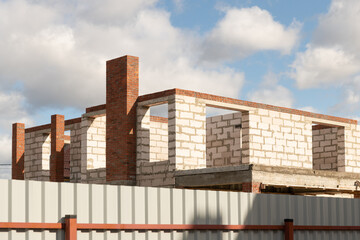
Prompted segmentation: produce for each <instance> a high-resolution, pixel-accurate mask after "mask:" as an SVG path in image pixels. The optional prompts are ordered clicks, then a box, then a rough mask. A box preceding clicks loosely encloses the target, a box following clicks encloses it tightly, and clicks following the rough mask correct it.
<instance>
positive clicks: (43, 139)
mask: <svg viewBox="0 0 360 240" xmlns="http://www.w3.org/2000/svg"><path fill="white" fill-rule="evenodd" d="M24 155H25V158H24V178H25V179H28V180H40V181H49V175H50V173H49V165H50V134H48V133H44V131H34V132H29V133H25V154H24Z"/></svg>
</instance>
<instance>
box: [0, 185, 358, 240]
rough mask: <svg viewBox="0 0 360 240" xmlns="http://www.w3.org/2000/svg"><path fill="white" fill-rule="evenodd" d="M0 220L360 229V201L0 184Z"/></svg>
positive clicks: (54, 239) (36, 235)
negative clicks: (71, 217)
mask: <svg viewBox="0 0 360 240" xmlns="http://www.w3.org/2000/svg"><path fill="white" fill-rule="evenodd" d="M0 192H1V197H0V222H36V223H37V222H39V223H41V222H46V223H56V222H63V221H64V219H63V217H64V216H65V215H66V214H76V215H77V221H78V222H79V223H129V224H131V223H134V224H231V225H238V224H241V225H242V224H245V225H248V224H252V225H282V224H283V222H284V219H285V218H293V219H294V224H295V225H340V226H341V225H344V226H346V225H350V226H359V224H360V200H358V199H340V198H321V197H302V196H290V195H271V194H251V193H239V192H219V191H201V190H185V189H169V188H151V187H128V186H111V185H91V184H90V185H89V184H72V183H51V182H36V181H16V180H4V179H2V180H0ZM282 238H283V232H282V231H249V230H246V231H211V230H207V231H78V239H79V240H91V239H96V240H98V239H99V240H102V239H104V240H112V239H114V240H115V239H117V240H118V239H144V240H147V239H162V240H164V239H169V240H170V239H171V240H174V239H175V240H177V239H178V240H180V239H181V240H190V239H194V240H195V239H226V240H240V239H282ZM0 239H11V240H18V239H34V240H35V239H36V240H38V239H43V240H60V239H61V240H62V239H64V231H63V230H57V231H55V230H51V231H49V230H46V231H40V230H26V231H20V230H10V231H8V230H6V229H3V230H0ZM295 239H324V240H325V239H326V240H327V239H360V231H295Z"/></svg>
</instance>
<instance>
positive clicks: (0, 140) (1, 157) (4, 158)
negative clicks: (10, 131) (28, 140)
mask: <svg viewBox="0 0 360 240" xmlns="http://www.w3.org/2000/svg"><path fill="white" fill-rule="evenodd" d="M0 146H1V147H0V164H8V163H11V139H10V137H9V136H8V135H0ZM5 146H7V147H5ZM10 176H11V167H9V166H4V165H0V179H3V178H10Z"/></svg>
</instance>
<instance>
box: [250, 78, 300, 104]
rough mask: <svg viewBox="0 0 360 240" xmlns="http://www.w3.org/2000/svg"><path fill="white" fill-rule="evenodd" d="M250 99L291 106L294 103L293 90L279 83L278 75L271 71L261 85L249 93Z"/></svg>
mask: <svg viewBox="0 0 360 240" xmlns="http://www.w3.org/2000/svg"><path fill="white" fill-rule="evenodd" d="M248 98H249V100H250V101H254V102H261V103H266V104H271V105H275V106H281V107H288V108H291V107H292V106H293V103H294V97H293V94H292V92H291V91H290V90H289V89H287V88H286V87H284V86H281V85H279V84H278V76H277V75H276V74H274V73H272V72H269V73H268V74H266V75H265V76H264V80H263V82H262V84H261V85H260V87H259V88H258V89H257V90H255V91H252V92H250V93H249V94H248Z"/></svg>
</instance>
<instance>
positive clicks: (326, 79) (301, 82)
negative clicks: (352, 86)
mask: <svg viewBox="0 0 360 240" xmlns="http://www.w3.org/2000/svg"><path fill="white" fill-rule="evenodd" d="M292 67H293V68H294V69H295V71H294V72H293V74H292V77H293V78H294V79H296V81H297V85H298V87H299V88H311V87H318V86H320V87H324V86H325V87H326V86H331V85H340V84H343V83H346V82H348V81H349V80H350V79H351V77H352V76H353V74H355V73H357V72H358V71H359V70H360V62H359V60H358V59H357V58H356V56H355V55H354V54H349V53H347V52H345V51H344V50H343V49H342V48H341V47H339V46H334V47H321V46H319V47H312V46H310V45H309V46H308V47H307V50H306V51H305V52H303V53H298V54H297V56H296V60H295V61H294V63H293V64H292Z"/></svg>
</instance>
